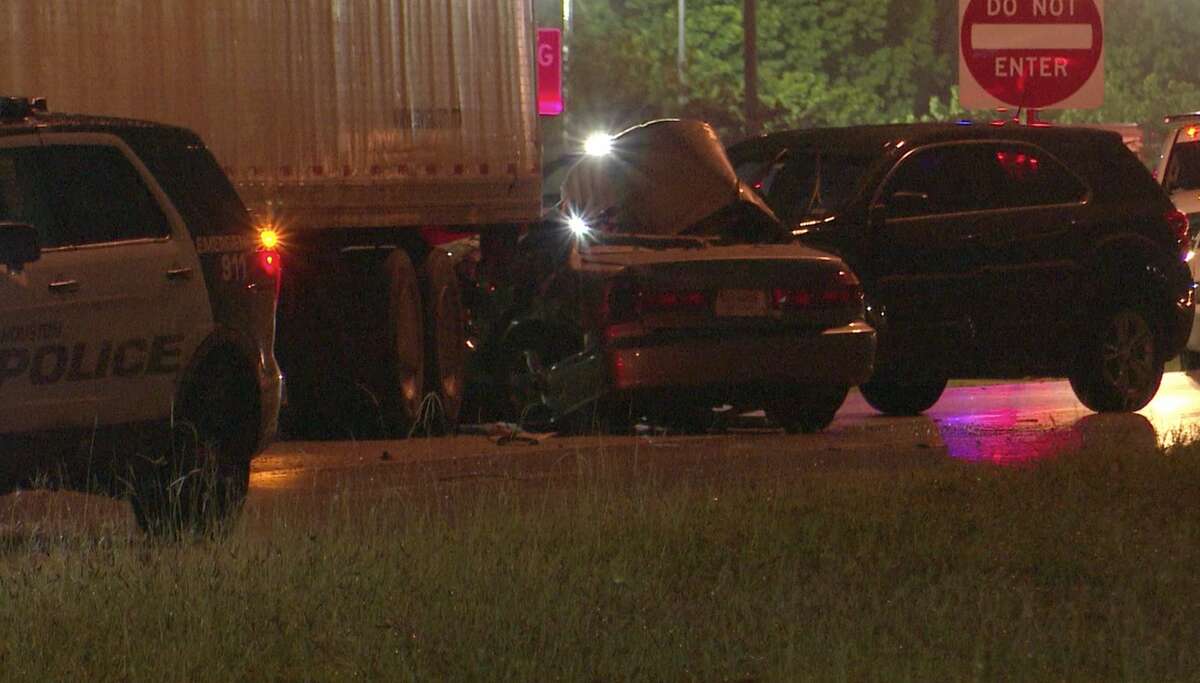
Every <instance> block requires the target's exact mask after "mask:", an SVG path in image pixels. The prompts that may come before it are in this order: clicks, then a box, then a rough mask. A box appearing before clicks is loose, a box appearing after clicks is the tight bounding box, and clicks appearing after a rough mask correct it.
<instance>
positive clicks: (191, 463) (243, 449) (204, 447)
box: [130, 353, 259, 537]
mask: <svg viewBox="0 0 1200 683" xmlns="http://www.w3.org/2000/svg"><path fill="white" fill-rule="evenodd" d="M193 377H194V379H193V380H192V381H191V382H190V383H188V385H187V388H186V389H185V390H184V392H183V393H182V395H181V398H180V400H179V402H178V410H177V412H176V417H175V418H174V419H173V421H172V423H171V424H170V425H168V439H167V444H166V445H165V453H162V454H161V455H160V456H159V457H157V458H153V459H147V461H146V462H144V463H141V466H140V467H139V468H138V471H136V472H135V477H134V491H133V492H132V496H131V499H130V502H131V503H132V506H133V511H134V515H135V516H136V518H137V521H138V524H139V526H141V528H142V529H143V530H144V531H146V532H147V533H149V534H151V535H155V536H167V537H174V536H179V535H181V534H187V533H191V534H214V533H215V534H219V533H222V532H224V531H226V530H227V529H228V528H229V526H230V524H231V522H232V521H233V520H234V519H235V518H236V515H237V513H238V512H239V511H240V510H241V507H242V503H243V501H244V500H245V496H246V489H247V487H248V485H249V481H250V458H251V456H253V454H254V450H255V447H256V445H257V439H258V422H259V417H258V401H257V395H258V394H257V385H256V382H255V380H254V376H253V374H252V372H251V371H249V370H248V369H246V368H243V367H241V366H240V365H239V364H238V363H237V362H236V361H235V360H234V357H233V356H232V355H230V354H224V353H222V354H218V355H214V356H212V357H210V360H208V361H206V362H204V363H202V364H201V365H200V366H199V367H198V369H197V371H196V372H195V374H194V376H193Z"/></svg>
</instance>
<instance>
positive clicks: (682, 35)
mask: <svg viewBox="0 0 1200 683" xmlns="http://www.w3.org/2000/svg"><path fill="white" fill-rule="evenodd" d="M686 18H687V0H679V53H678V55H677V56H676V58H675V68H677V69H678V70H679V107H680V108H681V109H682V108H683V107H684V105H686V104H687V102H688V88H687V21H686Z"/></svg>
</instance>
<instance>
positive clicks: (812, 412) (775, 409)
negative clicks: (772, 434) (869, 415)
mask: <svg viewBox="0 0 1200 683" xmlns="http://www.w3.org/2000/svg"><path fill="white" fill-rule="evenodd" d="M849 391H850V390H849V388H848V387H826V388H823V389H817V390H814V391H813V392H812V393H810V394H802V395H795V396H786V397H775V398H774V399H772V400H771V402H770V403H768V404H767V409H766V413H767V419H769V420H771V421H772V422H774V423H775V424H777V425H779V426H780V427H783V430H784V431H785V432H787V433H788V434H797V433H803V434H811V433H813V432H819V431H821V430H822V429H825V428H826V427H828V426H829V425H830V423H832V422H833V417H834V415H836V414H837V411H838V409H839V408H841V407H842V403H844V402H845V401H846V394H847V393H848V392H849Z"/></svg>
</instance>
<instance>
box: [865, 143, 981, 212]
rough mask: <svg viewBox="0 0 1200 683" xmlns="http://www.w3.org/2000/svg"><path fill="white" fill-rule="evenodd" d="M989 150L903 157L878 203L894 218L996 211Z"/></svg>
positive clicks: (935, 150)
mask: <svg viewBox="0 0 1200 683" xmlns="http://www.w3.org/2000/svg"><path fill="white" fill-rule="evenodd" d="M991 159H992V149H991V146H990V145H980V144H964V145H944V146H939V147H932V148H929V149H924V150H920V151H918V152H916V153H914V154H912V155H911V156H909V157H907V158H906V159H905V160H904V161H902V162H901V163H900V165H899V166H898V167H897V168H896V170H895V173H893V174H892V177H891V178H890V179H889V180H888V184H887V187H886V188H885V189H884V192H883V196H882V200H883V203H884V205H886V206H887V207H888V213H889V215H891V216H895V217H901V218H902V217H909V216H926V215H936V214H945V213H959V212H963V211H982V210H986V209H994V208H997V207H999V206H1001V205H1002V204H1001V180H1002V177H1001V175H1000V170H999V168H998V167H997V166H996V164H995V163H989V161H990V160H991Z"/></svg>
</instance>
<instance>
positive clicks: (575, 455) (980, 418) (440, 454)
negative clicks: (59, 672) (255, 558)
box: [0, 372, 1200, 527]
mask: <svg viewBox="0 0 1200 683" xmlns="http://www.w3.org/2000/svg"><path fill="white" fill-rule="evenodd" d="M1198 430H1200V383H1198V382H1197V379H1193V378H1192V377H1189V376H1188V375H1185V374H1183V373H1178V372H1174V373H1168V374H1167V375H1166V376H1165V377H1164V380H1163V385H1162V388H1161V389H1160V391H1159V393H1158V395H1157V396H1156V397H1155V399H1154V401H1153V402H1152V403H1151V404H1150V405H1149V406H1147V407H1146V408H1145V409H1144V410H1142V411H1141V412H1139V413H1136V414H1116V415H1114V414H1109V415H1097V414H1094V413H1092V412H1090V411H1088V410H1087V409H1086V408H1084V407H1083V405H1082V404H1080V403H1079V402H1078V401H1077V400H1076V399H1075V397H1074V394H1072V392H1071V389H1070V386H1069V385H1068V384H1067V382H1065V381H1039V382H1025V383H1011V384H982V385H977V386H952V387H951V388H949V389H948V390H947V391H946V394H945V395H944V396H943V398H942V400H941V401H939V402H938V404H937V405H936V406H934V408H933V409H932V410H930V411H929V412H928V413H927V414H926V415H923V416H920V417H908V418H895V417H885V416H882V415H879V414H877V413H876V412H875V411H874V410H873V409H871V408H870V406H868V405H867V404H866V403H865V402H864V401H863V399H862V397H861V396H859V395H858V394H857V393H856V392H851V394H850V397H849V398H848V399H847V401H846V404H845V405H844V406H843V408H842V410H841V411H840V412H839V413H838V416H837V419H836V420H835V421H834V423H833V425H832V426H831V427H830V428H829V429H827V430H826V431H824V432H822V433H819V434H813V435H795V436H791V435H786V434H783V433H782V432H781V431H779V430H777V429H771V428H769V427H768V426H767V425H765V424H761V423H756V422H755V421H754V419H753V418H751V419H750V420H749V421H748V422H744V423H743V424H742V426H741V427H739V428H737V429H732V430H730V431H727V432H725V433H721V434H709V435H700V436H672V435H670V434H643V435H639V436H611V435H594V436H581V437H547V438H543V439H539V440H538V442H537V443H536V444H530V443H525V442H522V441H515V442H510V443H507V444H505V445H502V444H500V443H497V440H496V439H494V438H489V437H486V436H456V437H449V438H436V439H421V438H418V439H411V440H407V441H339V442H281V443H277V444H275V445H273V446H272V447H271V448H270V449H268V451H267V452H266V453H264V454H263V455H262V456H260V457H259V458H258V459H257V460H256V461H255V463H254V467H253V471H252V474H251V482H250V485H251V490H250V496H249V500H248V503H247V508H248V512H250V513H251V515H252V516H258V517H262V516H264V515H265V516H269V515H270V512H271V511H272V510H273V509H276V508H277V507H278V506H280V505H281V504H282V505H286V507H287V508H288V509H297V508H312V509H313V510H314V511H319V510H322V509H327V508H328V506H329V505H331V504H336V503H337V501H338V500H339V499H346V498H353V499H356V500H360V501H370V500H374V499H378V498H380V497H392V496H406V497H407V496H414V495H415V496H420V497H426V496H434V497H437V496H443V495H449V494H450V493H451V492H460V491H462V490H464V489H470V488H473V487H478V486H489V485H492V484H494V483H497V482H505V483H517V484H518V485H523V486H535V487H538V486H555V485H557V484H559V483H561V482H564V481H571V480H573V479H575V478H577V477H579V476H581V475H585V476H586V475H589V474H591V473H596V472H603V473H606V474H609V475H616V476H618V477H621V476H627V477H630V478H633V477H638V478H643V477H647V476H653V477H660V478H671V479H684V480H687V481H696V482H703V481H704V480H707V479H712V478H728V477H735V478H745V479H767V478H770V479H777V478H779V477H789V476H810V475H811V474H812V473H813V472H820V471H833V470H837V469H841V468H861V469H867V470H871V469H881V468H883V469H889V470H894V469H897V468H899V469H904V468H913V467H922V466H928V465H931V464H938V463H944V462H946V461H947V459H957V460H961V461H967V462H978V463H994V464H1014V465H1020V464H1027V463H1030V462H1036V461H1037V460H1039V459H1042V458H1048V457H1055V456H1059V455H1063V454H1067V453H1071V452H1075V451H1079V450H1081V449H1084V448H1088V447H1091V446H1103V447H1119V448H1130V449H1152V448H1154V447H1156V446H1162V445H1171V444H1174V443H1177V442H1180V441H1184V440H1187V439H1190V438H1194V437H1195V436H1196V435H1197V434H1198ZM118 518H119V519H118ZM131 518H132V515H129V514H128V508H127V506H126V505H125V504H123V503H119V502H116V501H108V500H104V499H100V498H94V497H89V496H77V495H74V494H62V493H45V492H25V493H20V494H16V495H11V496H7V497H4V498H0V527H3V526H8V525H12V524H22V523H24V524H42V525H49V526H58V525H73V524H75V523H76V522H75V521H72V520H81V522H80V523H83V524H84V525H85V526H88V527H91V526H95V525H96V524H99V523H102V522H103V520H106V519H107V520H108V521H109V522H108V523H115V524H117V525H118V526H119V527H122V525H127V524H131ZM126 520H128V521H126Z"/></svg>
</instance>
